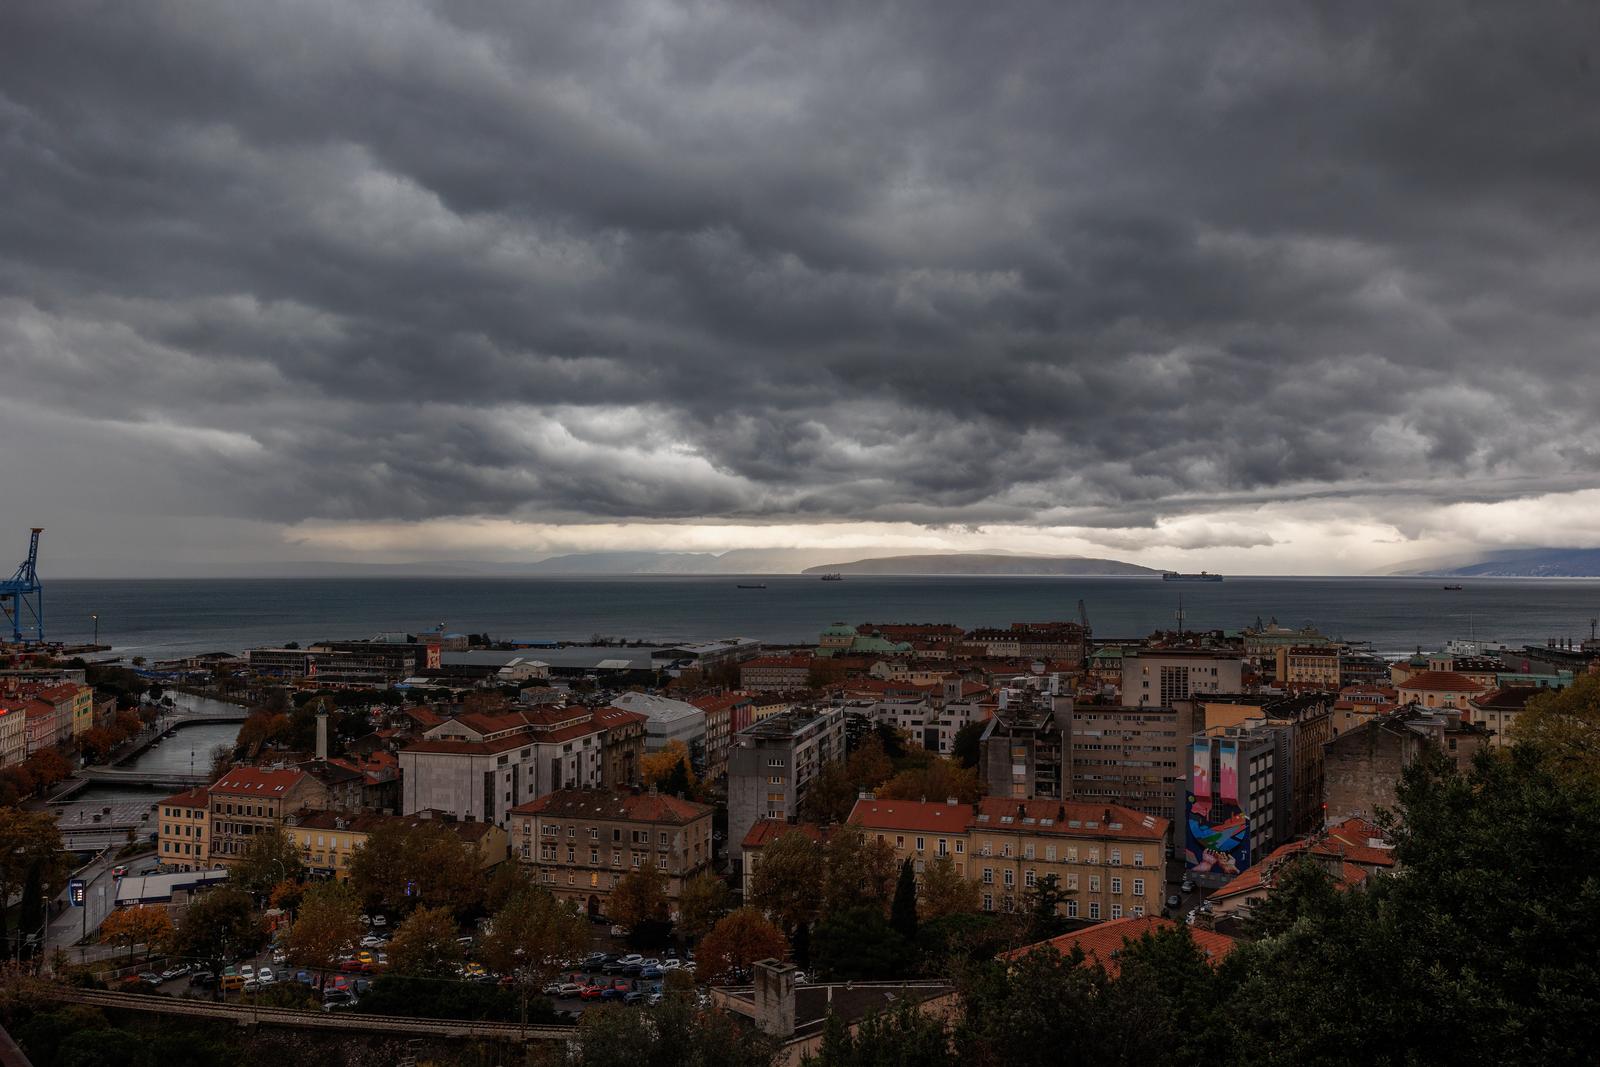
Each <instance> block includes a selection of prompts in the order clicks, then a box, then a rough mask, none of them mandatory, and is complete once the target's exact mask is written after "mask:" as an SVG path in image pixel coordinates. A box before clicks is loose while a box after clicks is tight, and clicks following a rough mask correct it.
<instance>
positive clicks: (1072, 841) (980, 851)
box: [850, 797, 1172, 921]
mask: <svg viewBox="0 0 1600 1067" xmlns="http://www.w3.org/2000/svg"><path fill="white" fill-rule="evenodd" d="M850 821H851V822H852V823H855V824H856V825H859V826H861V827H862V828H863V829H864V830H866V831H867V832H868V833H869V834H872V835H873V836H875V837H876V838H877V839H878V840H879V841H881V842H884V843H885V844H888V845H890V846H891V847H893V848H894V850H895V855H896V857H898V858H900V859H902V860H903V859H908V858H909V859H911V860H912V863H913V865H914V867H915V869H916V870H918V871H921V870H923V869H925V867H926V864H927V862H928V861H930V860H932V859H934V858H936V857H937V856H940V855H948V856H950V857H951V860H952V862H953V863H954V864H955V865H956V871H957V873H959V874H961V875H963V876H964V877H966V878H967V879H969V880H971V881H974V882H977V883H978V887H979V891H980V894H981V897H980V899H981V902H982V907H983V910H985V911H1002V912H1006V911H1016V910H1018V909H1019V908H1022V907H1025V906H1026V904H1025V900H1026V898H1027V896H1028V895H1029V894H1030V893H1031V892H1032V890H1033V889H1034V888H1035V887H1036V886H1037V885H1038V883H1039V881H1040V880H1041V879H1043V878H1045V877H1046V876H1047V875H1052V874H1053V875H1055V876H1056V884H1057V887H1058V888H1059V889H1060V890H1061V891H1062V892H1063V893H1066V894H1067V900H1066V905H1065V914H1066V915H1067V916H1068V917H1069V918H1076V919H1089V920H1091V921H1103V920H1109V919H1120V918H1124V917H1127V916H1138V915H1146V914H1149V915H1158V914H1160V912H1161V908H1162V902H1163V894H1164V892H1165V882H1166V879H1165V875H1164V871H1165V863H1166V852H1167V846H1168V845H1169V844H1170V843H1171V840H1172V823H1171V821H1170V820H1167V819H1163V818H1160V817H1159V816H1155V815H1145V814H1142V813H1140V812H1137V811H1134V810H1133V809H1131V808H1124V807H1121V806H1119V805H1115V804H1112V805H1106V804H1090V803H1082V802H1075V801H1065V802H1063V801H1060V800H1011V799H1005V798H1000V797H991V798H989V799H986V800H983V801H980V802H979V803H978V804H977V806H976V807H973V806H969V805H966V804H957V803H953V802H950V801H945V802H943V803H937V802H929V801H905V800H874V799H869V798H865V797H863V798H862V799H861V800H858V801H857V802H856V806H855V809H854V810H853V811H852V812H851V813H850Z"/></svg>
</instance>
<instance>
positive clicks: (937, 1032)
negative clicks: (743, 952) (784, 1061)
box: [801, 1000, 965, 1067]
mask: <svg viewBox="0 0 1600 1067" xmlns="http://www.w3.org/2000/svg"><path fill="white" fill-rule="evenodd" d="M962 1062H965V1060H964V1057H963V1058H958V1056H957V1054H956V1051H955V1049H953V1048H952V1046H951V1040H950V1033H949V1030H948V1028H947V1026H946V1024H945V1021H944V1018H943V1017H942V1016H941V1015H938V1014H930V1013H925V1012H923V1011H922V1010H921V1008H920V1007H919V1006H918V1005H917V1004H916V1003H915V1002H914V1001H910V1000H901V1001H897V1002H896V1003H894V1004H893V1005H891V1006H890V1007H888V1008H886V1009H884V1010H883V1011H879V1012H874V1013H872V1014H871V1015H868V1016H867V1017H866V1018H865V1019H863V1020H861V1022H860V1023H859V1024H858V1025H856V1026H855V1027H854V1028H852V1027H850V1026H849V1025H847V1024H846V1023H845V1021H844V1019H843V1018H841V1017H840V1016H837V1015H833V1014H829V1016H828V1021H827V1023H826V1024H825V1026H824V1027H823V1031H822V1045H821V1047H820V1048H818V1049H817V1054H816V1055H815V1056H811V1055H807V1056H806V1057H805V1059H803V1060H802V1061H801V1063H802V1064H803V1065H804V1067H946V1065H948V1067H955V1065H956V1064H958V1063H962Z"/></svg>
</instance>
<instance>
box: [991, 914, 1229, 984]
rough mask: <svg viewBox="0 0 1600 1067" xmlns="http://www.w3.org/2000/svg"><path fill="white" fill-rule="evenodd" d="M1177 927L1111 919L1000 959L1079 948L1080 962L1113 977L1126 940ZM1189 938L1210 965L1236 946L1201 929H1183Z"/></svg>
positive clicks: (1155, 920) (1152, 920)
mask: <svg viewBox="0 0 1600 1067" xmlns="http://www.w3.org/2000/svg"><path fill="white" fill-rule="evenodd" d="M1177 925H1178V924H1177V923H1175V922H1173V921H1172V920H1171V919H1163V918H1161V917H1160V916H1158V915H1144V916H1135V917H1131V918H1127V919H1112V920H1111V921H1110V922H1103V923H1098V924H1096V925H1094V926H1090V927H1087V928H1085V929H1083V930H1076V931H1074V932H1072V933H1070V934H1062V935H1061V936H1060V937H1053V938H1051V939H1050V940H1048V941H1040V942H1038V943H1036V944H1032V945H1024V946H1023V947H1022V948H1019V949H1014V950H1012V951H1010V952H1006V953H1002V954H1001V959H1017V958H1019V957H1022V956H1026V955H1027V954H1028V953H1030V952H1037V951H1039V950H1041V949H1044V948H1052V949H1055V950H1056V951H1057V952H1059V953H1061V954H1062V955H1067V954H1069V953H1071V952H1072V950H1073V949H1074V948H1077V949H1080V950H1082V952H1083V955H1084V962H1086V963H1098V964H1099V965H1100V966H1101V967H1103V968H1105V972H1106V974H1108V975H1110V976H1112V977H1113V978H1115V977H1116V976H1117V974H1118V973H1119V972H1120V971H1121V969H1122V968H1121V966H1120V965H1119V964H1118V963H1117V957H1118V956H1119V955H1121V953H1122V950H1123V949H1124V948H1125V947H1127V945H1128V943H1129V942H1130V941H1137V940H1139V939H1140V938H1141V937H1143V936H1144V935H1146V934H1154V933H1156V932H1158V931H1161V930H1171V929H1173V928H1174V927H1176V926H1177ZM1186 929H1187V930H1188V931H1189V937H1190V938H1191V939H1192V940H1193V941H1194V943H1195V945H1196V946H1197V947H1199V949H1200V950H1201V951H1202V952H1204V953H1205V954H1206V958H1207V959H1208V960H1209V961H1210V963H1211V964H1212V966H1215V965H1216V964H1217V963H1219V962H1221V960H1222V959H1223V958H1224V957H1225V956H1227V955H1228V953H1230V952H1232V951H1233V949H1234V946H1235V945H1236V944H1238V942H1236V941H1235V940H1234V939H1233V938H1231V937H1229V936H1228V935H1226V934H1219V933H1217V932H1216V931H1214V930H1202V929H1199V928H1197V927H1192V926H1191V927H1187V928H1186Z"/></svg>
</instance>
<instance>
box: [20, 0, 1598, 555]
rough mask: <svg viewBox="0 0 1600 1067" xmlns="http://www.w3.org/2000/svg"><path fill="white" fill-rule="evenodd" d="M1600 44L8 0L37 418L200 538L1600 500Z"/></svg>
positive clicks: (1032, 14)
mask: <svg viewBox="0 0 1600 1067" xmlns="http://www.w3.org/2000/svg"><path fill="white" fill-rule="evenodd" d="M1597 36H1600V14H1597V11H1596V9H1593V8H1591V7H1588V6H1586V5H1576V4H1569V5H1555V4H1549V5H1546V4H1536V5H1518V6H1516V7H1515V8H1512V7H1507V6H1503V5H1475V4H1459V3H1448V4H1444V3H1441V4H1437V5H1412V6H1408V7H1406V8H1404V9H1398V8H1396V7H1394V6H1393V5H1342V4H1341V5H1326V6H1324V5H1282V4H1262V5H1255V6H1251V5H1235V6H1230V7H1227V8H1221V7H1212V6H1207V5H1192V4H1170V5H1135V6H1131V7H1126V8H1120V9H1110V8H1105V7H1103V6H1099V5H1093V6H1091V5H1062V4H1054V3H1051V4H1038V5H981V6H973V5H964V4H947V5H937V4H917V5H857V4H841V5H831V6H830V5H802V4H795V5H785V4H726V5H723V4H714V3H697V4H683V5H678V4H644V3H641V4H593V3H572V4H565V5H558V4H525V3H521V2H518V3H506V4H503V5H498V6H496V5H460V6H457V5H445V4H426V3H412V4H394V3H376V2H374V3H356V2H344V3H339V2H327V0H319V2H316V3H309V2H308V3H299V4H295V3H273V4H245V3H241V4H234V5H225V4H218V5H206V6H196V5H188V4H177V3H172V4H159V3H151V4H140V5H124V4H113V3H106V4H88V3H59V4H42V3H41V4H30V3H19V4H8V5H5V6H4V7H3V8H0V205H3V206H0V372H3V374H4V383H5V384H4V390H3V394H0V403H6V402H9V403H11V404H13V405H21V406H24V407H26V408H28V409H29V410H31V411H34V412H36V413H37V412H43V413H48V415H50V416H51V419H50V422H49V425H51V426H53V427H55V429H54V430H53V431H51V433H50V436H49V438H48V439H40V438H39V437H38V436H37V432H36V431H31V432H30V436H29V437H28V438H27V439H26V440H18V439H15V438H5V439H4V440H5V442H6V447H7V448H8V450H10V451H11V454H13V455H17V456H23V455H26V456H27V457H28V460H29V462H30V463H44V464H48V463H49V462H51V458H50V457H51V454H52V453H60V452H62V451H70V450H71V449H73V448H74V447H75V446H76V445H75V434H74V432H73V429H72V428H73V425H74V423H75V422H79V421H82V420H94V421H95V422H96V423H98V424H100V427H101V430H102V431H103V430H104V428H105V427H106V426H112V427H125V428H126V429H127V431H128V433H127V437H126V447H127V448H128V449H129V450H130V454H132V453H138V454H148V456H149V458H150V465H151V469H152V471H160V472H172V471H181V474H182V477H183V478H184V479H185V482H186V484H187V485H189V486H191V487H192V488H193V490H194V492H193V495H192V499H193V500H194V501H196V503H195V504H194V505H193V506H194V507H195V508H197V509H200V510H209V511H210V512H211V513H213V514H218V515H236V516H244V517H257V518H265V519H270V520H274V521H285V522H294V521H298V520H302V519H308V518H324V519H365V520H373V519H391V518H403V519H421V518H429V517H435V516H445V515H461V514H504V515H512V516H521V517H538V518H541V519H550V520H557V521H562V520H571V521H576V520H582V519H585V518H594V517H618V518H693V517H701V516H718V517H748V518H758V519H760V518H782V517H798V518H801V519H824V518H840V517H843V518H857V519H881V520H897V519H904V520H911V521H917V522H926V523H933V524H938V523H951V522H954V523H982V522H997V521H1003V522H1024V523H1027V522H1041V523H1042V522H1053V523H1063V524H1076V525H1087V526H1104V527H1112V526H1130V525H1131V526H1137V525H1141V524H1146V523H1149V522H1151V521H1152V520H1153V518H1154V517H1155V516H1156V515H1158V514H1168V515H1170V514H1173V513H1182V512H1183V511H1184V510H1186V509H1194V510H1201V509H1204V508H1207V507H1218V506H1226V505H1230V504H1241V503H1242V504H1252V503H1260V502H1264V501H1272V500H1275V499H1283V498H1294V497H1300V496H1304V497H1306V498H1308V499H1309V498H1315V497H1326V496H1329V495H1332V496H1339V495H1344V494H1357V493H1359V494H1364V495H1375V496H1379V497H1381V496H1382V495H1383V494H1385V493H1386V492H1387V493H1393V494H1395V495H1402V494H1403V495H1405V496H1406V497H1408V498H1409V499H1410V501H1411V503H1410V504H1409V505H1407V506H1413V507H1414V506H1415V502H1416V501H1417V499H1418V498H1421V499H1424V500H1432V501H1435V502H1440V501H1448V500H1456V499H1461V500H1468V499H1498V498H1502V497H1505V496H1509V495H1516V494H1518V493H1523V492H1530V491H1533V490H1535V489H1539V488H1545V487H1553V486H1568V487H1570V486H1571V484H1572V482H1573V479H1577V480H1578V484H1580V485H1581V484H1583V479H1584V478H1585V476H1586V475H1588V474H1589V473H1590V472H1592V469H1593V465H1594V459H1595V456H1596V455H1597V452H1600V440H1597V435H1596V431H1595V429H1594V426H1595V420H1594V416H1595V414H1596V407H1597V403H1596V401H1595V399H1594V396H1595V395H1596V394H1595V393H1594V391H1593V390H1587V389H1583V388H1577V387H1575V385H1576V382H1577V381H1578V380H1579V379H1580V378H1581V377H1582V376H1585V375H1586V374H1587V373H1588V372H1589V371H1590V369H1591V367H1592V366H1593V359H1594V352H1595V344H1596V340H1597V336H1600V331H1597V329H1596V309H1597V308H1600V300H1597V297H1600V292H1597V289H1600V271H1597V268H1600V262H1597V252H1596V249H1597V248H1600V243H1597V241H1596V238H1597V237H1600V217H1597V214H1600V201H1597V200H1596V199H1595V197H1594V192H1593V191H1594V184H1595V181H1596V179H1597V178H1600V136H1597V135H1600V129H1597V128H1596V127H1597V125H1600V109H1597V108H1595V107H1594V106H1593V105H1594V100H1595V96H1596V92H1597V90H1600V81H1597V80H1596V75H1595V73H1594V72H1593V70H1592V65H1593V63H1594V62H1595V60H1596V54H1595V47H1594V46H1595V44H1596V41H1597ZM168 427H170V428H172V429H171V432H170V433H168V432H167V431H166V429H165V428H168ZM152 428H154V429H155V432H150V431H151V430H152ZM197 431H198V432H197ZM205 431H214V433H212V434H209V435H208V433H207V432H205ZM0 432H3V431H0ZM97 440H98V435H97ZM175 457H176V458H175ZM161 476H164V475H163V474H156V473H152V475H151V477H152V478H157V477H161ZM89 488H92V487H89ZM1263 536H1264V535H1263ZM1194 537H1195V543H1196V544H1206V543H1210V542H1209V541H1208V540H1207V539H1208V538H1211V539H1213V540H1214V541H1215V543H1229V544H1237V543H1240V535H1237V534H1233V533H1214V534H1212V533H1201V534H1196V535H1194ZM1245 540H1247V541H1248V540H1249V537H1246V538H1245ZM1257 543H1266V542H1265V541H1264V540H1260V539H1257Z"/></svg>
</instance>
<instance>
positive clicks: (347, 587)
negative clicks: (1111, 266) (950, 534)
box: [45, 575, 1600, 659]
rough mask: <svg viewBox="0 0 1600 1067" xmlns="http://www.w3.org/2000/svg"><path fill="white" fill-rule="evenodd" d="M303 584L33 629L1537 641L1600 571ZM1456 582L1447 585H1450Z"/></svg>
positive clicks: (260, 585)
mask: <svg viewBox="0 0 1600 1067" xmlns="http://www.w3.org/2000/svg"><path fill="white" fill-rule="evenodd" d="M745 580H746V581H751V580H755V581H760V582H763V583H765V585H766V588H765V589H739V588H737V585H738V582H739V579H737V578H735V577H728V576H717V577H699V576H696V577H686V576H675V575H674V576H661V577H655V576H651V577H626V578H610V577H606V578H569V577H540V578H468V579H464V578H358V579H335V578H305V579H183V580H137V581H135V580H125V581H91V580H77V581H73V580H57V581H48V582H47V583H46V585H45V622H46V634H47V636H49V637H51V638H52V639H57V640H84V641H87V640H88V639H89V637H90V635H91V631H92V623H91V622H90V618H89V616H90V615H91V614H92V613H98V614H99V616H100V639H101V640H102V641H103V642H106V643H108V644H111V645H113V646H115V648H116V649H117V650H118V651H119V652H121V653H124V654H126V655H143V656H146V657H149V658H152V659H155V658H164V657H169V656H173V655H177V654H180V653H192V652H203V651H210V650H224V651H239V650H242V649H246V648H250V647H252V646H256V645H275V644H281V643H282V642H285V641H299V642H301V643H302V644H304V643H306V642H308V641H315V640H319V639H326V638H351V637H367V636H371V635H372V634H374V633H377V632H379V631H382V630H408V631H416V630H422V629H429V628H432V627H435V626H437V625H439V624H440V623H441V622H442V623H444V624H445V626H446V627H447V628H448V629H450V630H452V631H462V632H474V633H488V634H489V635H490V636H491V637H494V638H503V639H524V640H528V639H560V640H577V641H586V640H588V639H589V638H590V637H591V636H593V635H596V634H599V635H602V636H607V637H625V638H628V639H636V638H637V639H644V640H660V641H670V642H676V641H686V640H691V639H695V638H718V637H732V636H741V637H754V638H758V639H761V640H764V641H772V642H799V641H815V640H816V637H817V634H818V632H819V631H820V630H821V629H822V628H823V627H825V626H827V625H829V624H830V623H833V622H851V623H859V622H952V623H956V624H958V625H961V626H966V627H973V626H1004V625H1008V624H1010V623H1012V622H1020V621H1024V620H1046V619H1075V618H1076V617H1077V611H1078V601H1079V600H1080V599H1081V600H1083V601H1084V604H1085V606H1086V607H1087V609H1088V612H1089V619H1090V622H1091V623H1092V625H1093V626H1094V630H1095V634H1096V636H1101V637H1110V636H1135V635H1142V634H1147V633H1149V632H1150V631H1151V630H1153V629H1156V628H1158V627H1170V626H1172V625H1173V623H1174V615H1175V612H1176V608H1177V605H1178V597H1179V595H1180V594H1181V595H1182V597H1183V607H1184V614H1185V623H1186V625H1187V626H1188V628H1190V629H1214V628H1222V629H1229V630H1232V629H1238V628H1240V627H1242V626H1248V625H1251V624H1253V623H1254V622H1255V621H1256V619H1257V618H1258V617H1260V618H1262V619H1268V618H1271V617H1274V616H1275V617H1276V618H1277V619H1278V621H1279V622H1280V623H1282V624H1284V625H1286V626H1300V625H1303V624H1305V623H1308V622H1309V623H1312V624H1315V625H1316V626H1317V627H1319V628H1320V629H1322V630H1323V632H1325V633H1329V634H1333V635H1335V636H1343V637H1346V638H1349V639H1352V640H1366V641H1371V642H1372V644H1373V646H1374V647H1375V648H1376V649H1377V650H1378V651H1380V652H1391V653H1398V652H1404V651H1410V650H1411V649H1413V648H1415V647H1416V646H1418V645H1421V646H1422V647H1423V648H1436V647H1438V646H1439V645H1440V644H1442V643H1443V642H1444V641H1446V640H1448V639H1450V638H1456V637H1460V638H1465V637H1469V636H1475V637H1477V638H1479V639H1480V640H1483V639H1487V640H1492V641H1496V642H1498V641H1505V642H1508V643H1512V644H1516V643H1521V642H1525V641H1539V642H1542V641H1544V640H1545V639H1546V638H1548V637H1572V638H1575V639H1576V638H1579V637H1584V636H1587V635H1588V633H1589V627H1590V619H1591V618H1593V617H1596V616H1600V580H1582V579H1571V580H1568V579H1506V578H1480V579H1472V578H1465V579H1460V580H1459V584H1460V585H1462V586H1464V587H1465V588H1464V589H1462V590H1461V591H1460V592H1450V591H1446V590H1444V589H1443V588H1442V586H1443V584H1444V582H1443V581H1442V580H1441V579H1438V578H1229V579H1228V580H1227V581H1224V582H1220V583H1215V584H1210V583H1205V584H1198V583H1197V584H1189V583H1183V584H1179V583H1171V582H1162V581H1160V580H1159V579H1154V578H1010V577H1008V578H909V577H908V578H891V577H851V578H847V579H846V580H845V581H842V582H823V581H820V580H819V579H817V578H814V577H799V576H782V577H771V576H763V577H761V578H759V579H745ZM1452 581H1456V580H1454V579H1452Z"/></svg>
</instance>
